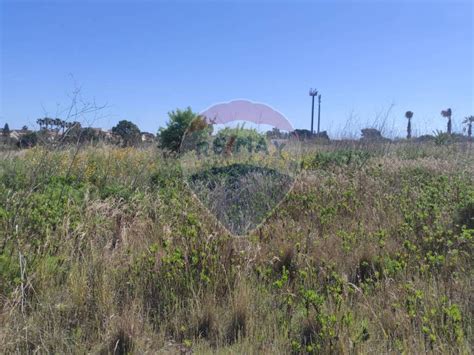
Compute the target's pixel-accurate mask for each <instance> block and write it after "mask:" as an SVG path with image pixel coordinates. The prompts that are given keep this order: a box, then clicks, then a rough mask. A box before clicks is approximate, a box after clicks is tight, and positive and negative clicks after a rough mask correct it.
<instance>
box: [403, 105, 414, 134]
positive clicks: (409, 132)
mask: <svg viewBox="0 0 474 355" xmlns="http://www.w3.org/2000/svg"><path fill="white" fill-rule="evenodd" d="M405 117H406V118H407V119H408V125H407V139H410V138H411V118H412V117H413V112H411V111H407V112H405Z"/></svg>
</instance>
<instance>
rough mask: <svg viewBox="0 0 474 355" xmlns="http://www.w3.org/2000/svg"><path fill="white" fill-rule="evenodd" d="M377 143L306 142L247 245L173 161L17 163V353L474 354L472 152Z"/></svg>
mask: <svg viewBox="0 0 474 355" xmlns="http://www.w3.org/2000/svg"><path fill="white" fill-rule="evenodd" d="M370 144H372V145H371V146H368V145H367V144H366V143H364V142H361V143H357V145H356V144H353V143H347V144H343V143H340V144H339V145H337V144H329V143H328V144H324V145H314V144H308V146H307V148H306V149H305V156H304V157H303V160H302V168H303V171H302V173H301V174H300V175H299V177H298V178H297V180H296V182H295V186H294V188H293V189H292V190H291V192H290V193H289V194H288V195H287V196H286V198H285V199H284V200H283V202H282V204H280V205H279V206H278V208H277V209H276V211H275V212H274V213H273V214H272V215H271V216H270V217H269V218H268V220H267V221H266V222H265V223H264V224H263V225H262V226H260V227H259V228H258V229H256V230H255V231H253V232H252V234H251V235H249V236H248V237H247V238H235V237H233V236H231V235H229V234H228V232H226V231H225V230H224V229H223V228H222V227H221V226H220V224H219V223H218V222H217V220H216V219H215V218H211V217H210V216H209V213H208V212H207V211H206V210H205V209H204V208H203V206H202V205H201V204H200V203H197V202H196V200H195V198H194V197H193V194H192V191H191V190H190V188H189V186H188V185H187V184H186V183H185V181H184V179H183V177H182V175H181V165H180V164H179V163H178V161H177V159H176V158H173V157H169V156H168V155H165V156H164V155H163V154H162V152H161V151H160V150H157V149H154V148H148V149H146V150H141V149H137V148H131V147H128V148H118V147H108V146H96V147H84V148H81V149H80V150H77V149H76V148H71V149H66V148H64V149H57V150H47V149H45V148H42V147H36V148H32V149H28V150H25V151H18V152H10V153H5V154H3V155H2V157H1V160H0V248H1V249H0V307H1V313H0V344H2V352H5V353H14V352H18V353H33V352H39V353H50V352H51V353H72V352H74V353H105V354H106V353H117V354H119V353H122V354H123V353H144V352H149V353H155V352H157V351H158V350H159V351H162V352H174V353H176V352H180V351H182V352H185V351H188V350H193V351H195V352H198V353H212V352H223V353H227V352H235V353H389V352H394V353H403V352H405V353H422V352H434V353H443V354H444V353H469V352H470V349H472V345H473V327H472V319H473V317H472V316H473V314H472V302H471V301H470V300H471V294H472V292H473V288H472V277H473V258H472V252H473V237H474V230H473V229H472V228H473V218H474V217H473V213H474V210H473V205H474V183H473V182H474V181H473V176H474V170H473V167H474V161H473V160H474V159H473V156H472V146H471V145H470V143H462V144H459V143H456V144H453V143H450V142H447V143H446V144H439V145H436V144H435V143H430V142H428V143H403V144H386V143H384V142H379V141H377V142H372V143H370ZM224 173H225V171H218V172H217V174H213V176H221V175H222V174H224ZM224 175H225V174H224ZM224 178H230V179H232V176H227V175H225V176H224ZM196 180H199V176H197V177H196ZM207 181H208V180H207ZM255 197H256V198H258V195H256V196H255Z"/></svg>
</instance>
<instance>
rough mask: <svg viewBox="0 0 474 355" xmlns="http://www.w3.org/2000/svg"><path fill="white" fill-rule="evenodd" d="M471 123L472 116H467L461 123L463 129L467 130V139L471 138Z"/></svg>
mask: <svg viewBox="0 0 474 355" xmlns="http://www.w3.org/2000/svg"><path fill="white" fill-rule="evenodd" d="M473 122H474V116H468V117H466V118H464V121H462V123H464V124H465V125H466V127H465V128H464V129H465V130H467V136H468V137H469V138H471V137H472V123H473Z"/></svg>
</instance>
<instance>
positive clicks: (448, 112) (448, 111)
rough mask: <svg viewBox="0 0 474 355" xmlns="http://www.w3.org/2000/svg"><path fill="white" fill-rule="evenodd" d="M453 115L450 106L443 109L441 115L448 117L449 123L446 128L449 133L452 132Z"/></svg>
mask: <svg viewBox="0 0 474 355" xmlns="http://www.w3.org/2000/svg"><path fill="white" fill-rule="evenodd" d="M451 115H452V111H451V109H450V108H448V109H447V110H446V111H445V110H443V111H441V116H443V117H446V118H447V119H448V125H447V129H446V131H447V132H448V134H451V131H452V126H451Z"/></svg>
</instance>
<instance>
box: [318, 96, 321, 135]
mask: <svg viewBox="0 0 474 355" xmlns="http://www.w3.org/2000/svg"><path fill="white" fill-rule="evenodd" d="M320 123H321V94H319V96H318V133H319V125H320Z"/></svg>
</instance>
